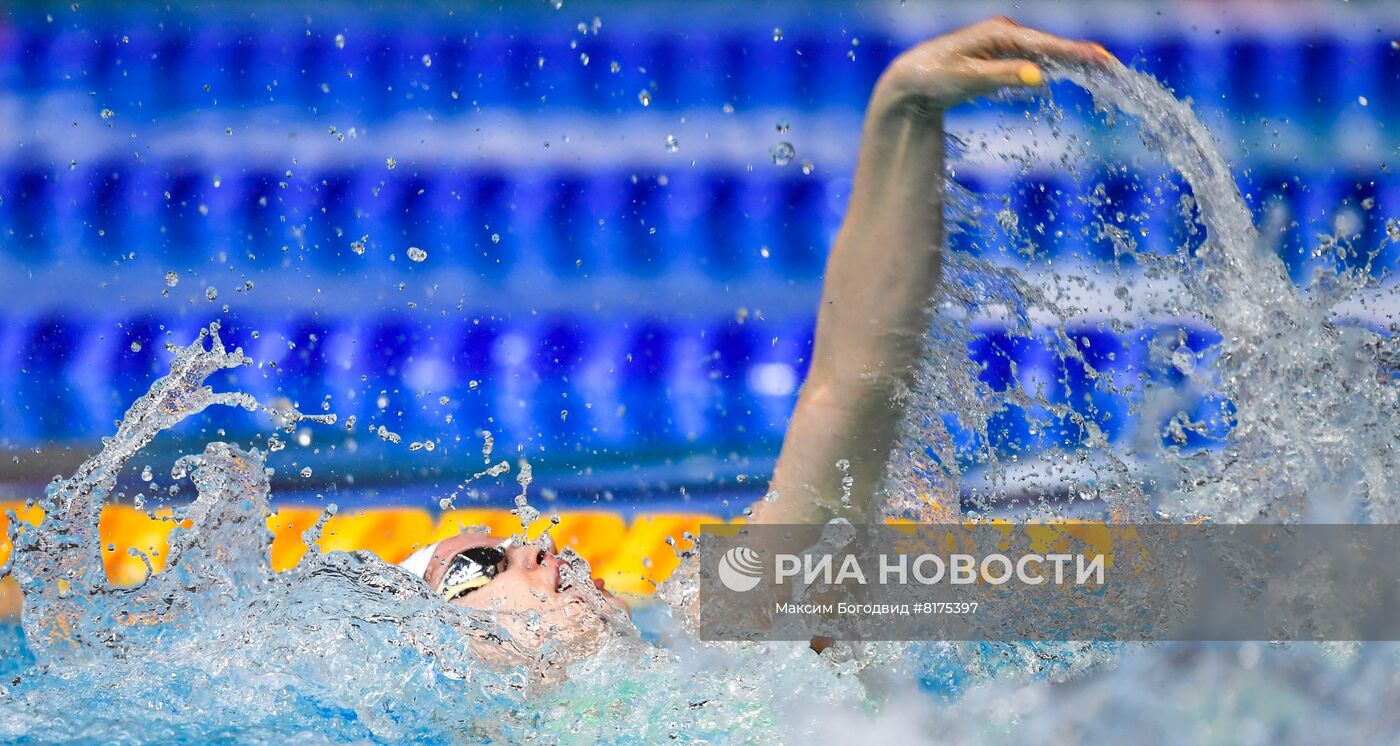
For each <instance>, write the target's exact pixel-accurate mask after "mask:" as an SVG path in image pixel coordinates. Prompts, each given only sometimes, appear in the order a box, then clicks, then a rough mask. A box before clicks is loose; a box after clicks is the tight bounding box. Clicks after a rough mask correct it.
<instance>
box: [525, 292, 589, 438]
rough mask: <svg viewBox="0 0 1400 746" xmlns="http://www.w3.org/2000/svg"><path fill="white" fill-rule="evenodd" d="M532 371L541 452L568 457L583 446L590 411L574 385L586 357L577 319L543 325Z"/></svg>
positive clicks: (581, 332)
mask: <svg viewBox="0 0 1400 746" xmlns="http://www.w3.org/2000/svg"><path fill="white" fill-rule="evenodd" d="M537 343H538V347H537V348H536V350H535V368H536V370H538V371H539V372H540V385H539V388H538V389H537V390H536V392H535V396H534V400H533V402H532V407H533V410H534V415H535V420H536V422H538V423H539V425H540V431H541V436H542V438H543V444H544V446H545V448H546V449H547V450H548V451H549V452H552V453H568V452H569V451H572V450H576V449H579V448H582V447H584V446H585V445H586V444H587V440H588V433H589V425H590V422H591V420H592V411H591V409H590V408H589V407H587V406H585V404H586V401H587V399H586V397H585V396H583V395H581V394H582V392H581V391H580V389H579V387H578V386H577V384H576V382H575V381H576V379H577V377H578V374H579V371H580V369H581V368H582V366H583V364H584V359H585V357H586V356H587V354H588V350H587V349H586V345H587V336H586V333H585V330H584V329H583V324H582V323H580V321H579V320H578V319H577V318H570V317H567V316H566V317H561V318H558V319H554V320H552V321H550V322H549V323H547V324H546V325H545V327H544V329H543V330H542V333H541V334H540V337H539V339H538V340H537Z"/></svg>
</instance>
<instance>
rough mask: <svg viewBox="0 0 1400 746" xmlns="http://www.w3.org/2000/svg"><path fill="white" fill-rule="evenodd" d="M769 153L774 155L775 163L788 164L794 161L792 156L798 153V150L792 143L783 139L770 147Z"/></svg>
mask: <svg viewBox="0 0 1400 746" xmlns="http://www.w3.org/2000/svg"><path fill="white" fill-rule="evenodd" d="M768 155H770V156H772V157H773V162H774V163H776V164H778V165H779V166H786V165H787V164H789V163H791V162H792V157H793V156H794V155H797V151H796V150H795V149H794V148H793V147H792V143H790V142H787V141H783V142H780V143H778V144H776V145H774V146H773V147H772V148H769V150H768Z"/></svg>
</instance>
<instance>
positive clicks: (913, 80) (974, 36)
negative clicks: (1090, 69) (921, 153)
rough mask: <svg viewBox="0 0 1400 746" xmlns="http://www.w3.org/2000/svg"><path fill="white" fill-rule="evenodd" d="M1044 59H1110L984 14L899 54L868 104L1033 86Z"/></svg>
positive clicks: (945, 104)
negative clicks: (976, 20)
mask: <svg viewBox="0 0 1400 746" xmlns="http://www.w3.org/2000/svg"><path fill="white" fill-rule="evenodd" d="M1047 62H1060V63H1065V64H1081V65H1097V66H1101V65H1105V64H1109V63H1112V62H1116V60H1115V59H1114V57H1113V55H1112V54H1110V53H1109V52H1108V50H1106V49H1104V48H1103V47H1102V46H1100V45H1098V44H1094V43H1092V42H1085V41H1073V40H1070V39H1062V38H1060V37H1058V36H1053V35H1051V34H1047V33H1045V32H1043V31H1037V30H1035V29H1032V28H1026V27H1025V26H1022V25H1020V24H1019V23H1016V22H1015V21H1013V20H1011V19H1010V18H1006V17H1004V16H1003V17H998V18H990V19H988V20H985V21H982V22H981V23H977V24H974V25H972V26H968V27H966V28H961V29H958V30H957V31H954V32H952V33H949V34H945V35H943V36H940V37H937V38H935V39H930V40H929V41H926V42H923V43H922V44H919V45H918V46H916V47H914V48H913V49H910V50H908V51H906V52H905V53H904V54H901V55H900V56H899V57H898V58H897V59H896V60H895V61H894V62H893V63H891V64H890V66H889V68H888V69H886V70H885V73H884V75H882V76H881V78H880V83H879V86H878V87H877V88H876V93H875V99H873V100H872V101H871V104H872V107H874V106H877V105H879V104H882V103H883V104H886V105H889V106H894V107H899V108H907V109H909V110H911V111H913V112H918V113H929V112H941V111H943V110H945V109H948V108H950V107H952V106H956V105H957V104H960V103H963V102H966V101H970V100H972V99H974V98H977V97H979V96H985V95H987V94H989V93H992V92H995V91H997V90H1000V89H1003V88H1034V87H1037V86H1039V85H1041V84H1042V83H1043V82H1044V80H1045V75H1044V72H1043V71H1042V69H1041V65H1042V64H1045V63H1047ZM881 99H883V101H882V100H881Z"/></svg>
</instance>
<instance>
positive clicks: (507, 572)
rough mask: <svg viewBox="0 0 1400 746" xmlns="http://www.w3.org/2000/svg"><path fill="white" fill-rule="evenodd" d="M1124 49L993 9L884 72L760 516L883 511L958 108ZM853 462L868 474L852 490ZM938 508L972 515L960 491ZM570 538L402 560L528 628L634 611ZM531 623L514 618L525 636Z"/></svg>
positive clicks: (554, 632) (591, 622)
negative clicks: (952, 117)
mask: <svg viewBox="0 0 1400 746" xmlns="http://www.w3.org/2000/svg"><path fill="white" fill-rule="evenodd" d="M1112 61H1113V57H1112V56H1111V55H1110V54H1109V53H1108V52H1107V51H1106V50H1105V49H1104V48H1103V47H1101V46H1099V45H1097V44H1092V43H1088V42H1081V41H1071V40H1067V39H1062V38H1059V37H1056V36H1051V35H1049V34H1046V33H1043V32H1040V31H1036V30H1034V29H1030V28H1026V27H1024V26H1021V25H1019V24H1017V23H1016V22H1015V21H1012V20H1010V19H1007V18H994V19H990V20H987V21H983V22H981V23H978V24H976V25H973V26H969V27H967V28H963V29H960V30H957V31H954V32H952V33H949V34H947V35H944V36H940V37H938V38H935V39H932V40H930V41H926V42H923V43H922V44H919V45H918V46H916V47H914V48H912V49H910V50H908V51H906V52H904V53H903V54H902V55H900V56H899V57H898V58H897V59H895V60H894V62H892V63H891V64H890V66H889V67H888V68H887V69H886V70H885V71H884V73H883V74H882V75H881V76H880V80H879V82H878V83H877V84H876V86H875V90H874V92H873V93H872V94H871V97H870V101H869V104H868V105H867V108H866V114H865V123H864V126H863V131H862V135H861V144H860V152H859V156H858V160H857V164H856V173H855V179H854V183H853V186H852V191H851V197H850V204H849V206H848V208H847V211H846V216H845V220H844V222H843V223H842V225H841V229H840V232H839V233H838V234H837V237H836V242H835V245H834V246H833V247H832V250H831V254H830V258H829V259H828V261H827V265H826V271H825V280H824V285H823V289H822V295H821V305H820V308H819V310H818V317H817V331H816V339H815V342H814V346H813V350H812V363H811V369H810V371H809V373H808V375H807V379H806V381H805V382H804V383H803V386H802V390H801V394H800V396H799V398H798V402H797V406H796V408H795V409H794V411H793V414H792V418H791V421H790V423H789V425H788V430H787V434H786V437H785V438H784V440H783V445H782V451H781V453H780V455H779V458H778V462H777V465H776V467H775V469H774V473H773V478H772V482H771V483H770V496H771V495H776V498H775V499H771V500H760V501H759V502H758V503H757V504H755V505H754V506H753V508H752V510H751V515H750V518H749V520H750V521H751V522H758V523H799V524H806V523H825V522H827V521H829V520H831V519H833V518H836V517H842V518H845V519H847V520H849V521H850V522H852V523H872V522H878V521H880V520H881V515H880V505H881V504H882V503H883V499H882V498H883V495H882V493H881V487H882V478H883V473H884V469H885V465H886V461H887V459H888V458H889V455H890V451H891V449H892V448H893V447H894V445H895V440H896V428H897V427H898V424H899V420H900V415H901V412H902V405H901V392H903V391H907V390H908V388H909V387H910V386H911V384H912V383H913V376H914V373H915V369H916V366H917V363H918V357H919V354H920V351H921V349H922V343H923V336H924V333H925V331H926V330H927V329H928V325H929V322H930V320H931V319H930V313H931V310H930V308H931V298H932V294H933V291H934V289H935V287H936V286H937V284H938V281H939V274H940V264H941V247H942V246H943V219H942V205H941V196H942V195H943V193H944V188H945V187H944V164H943V159H944V148H945V143H944V132H943V113H944V111H946V110H947V109H948V108H950V107H952V106H955V105H957V104H960V103H963V102H966V101H969V100H972V99H974V98H977V97H979V96H983V95H986V94H990V93H994V92H996V91H999V90H1002V89H1015V88H1036V87H1038V86H1040V85H1041V84H1042V82H1043V80H1044V73H1043V70H1042V67H1041V65H1042V64H1044V63H1048V62H1058V63H1063V64H1070V65H1081V66H1082V65H1105V64H1109V63H1110V62H1112ZM842 460H844V461H847V462H849V464H850V466H849V468H848V469H846V470H844V471H842V470H838V469H837V468H836V466H835V464H836V463H837V462H838V461H842ZM847 476H849V477H850V478H851V479H852V480H853V481H852V482H851V484H850V487H849V499H848V500H843V499H842V498H841V496H842V495H843V491H844V487H843V484H842V479H843V478H844V477H847ZM938 508H939V509H940V510H941V511H942V514H943V515H945V516H947V517H949V518H953V517H956V516H957V515H958V512H957V510H958V508H957V506H956V505H944V506H938ZM555 551H556V550H555V548H554V546H553V545H552V544H548V543H545V544H530V543H525V542H519V541H515V540H512V539H503V538H502V537H498V536H491V535H489V534H485V533H479V532H466V533H462V534H458V535H456V536H453V537H450V538H447V539H444V540H442V541H440V542H437V543H435V544H431V545H429V546H426V547H423V548H422V549H419V550H418V551H417V552H415V553H414V554H413V555H412V556H410V557H409V558H408V559H407V560H405V561H404V562H403V563H402V565H401V566H402V567H403V568H404V569H406V570H408V571H409V572H411V573H413V574H414V575H416V576H418V577H420V578H422V580H423V581H424V582H425V583H427V585H428V586H429V587H430V588H431V589H433V590H434V591H435V592H436V593H438V595H440V596H442V597H443V598H444V599H445V600H446V601H448V602H449V603H453V604H457V605H459V606H462V607H466V608H470V609H478V610H485V611H498V612H515V613H523V614H527V615H529V613H530V612H535V613H536V614H537V615H538V616H535V617H534V621H533V622H532V623H531V624H530V625H528V627H529V630H530V632H531V633H533V634H534V635H535V636H536V637H540V638H548V639H554V640H569V639H575V638H579V637H582V636H584V635H586V634H587V632H588V630H589V629H590V627H597V626H599V623H600V620H601V619H603V618H605V617H606V618H610V619H615V618H616V617H618V616H619V615H622V614H624V613H625V612H626V611H627V606H626V604H625V603H624V602H623V601H622V600H621V599H618V598H617V597H616V596H614V595H613V594H611V593H609V592H608V591H607V589H606V587H605V586H604V584H603V581H601V580H598V579H596V578H593V579H576V578H573V577H571V573H570V568H569V567H568V566H567V565H566V563H565V562H563V561H562V560H561V559H560V558H559V557H558V556H556V554H555ZM595 591H596V592H595ZM600 594H601V596H602V599H603V600H602V601H599V600H598V596H599V595H600ZM625 618H626V617H625V616H623V619H625ZM523 626H524V625H508V628H509V629H510V631H511V632H512V636H513V637H516V636H517V634H516V633H520V632H523V629H522V627H523ZM526 646H527V647H528V643H526Z"/></svg>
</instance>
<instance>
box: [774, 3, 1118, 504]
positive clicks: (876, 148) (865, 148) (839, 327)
mask: <svg viewBox="0 0 1400 746" xmlns="http://www.w3.org/2000/svg"><path fill="white" fill-rule="evenodd" d="M1111 59H1112V57H1111V56H1110V55H1109V54H1108V52H1107V51H1105V50H1104V49H1103V47H1100V46H1098V45H1096V44H1089V43H1085V42H1075V41H1069V40H1065V39H1061V38H1058V37H1055V36H1050V35H1049V34H1045V33H1042V32H1040V31H1035V30H1033V29H1029V28H1026V27H1024V26H1020V25H1018V24H1016V23H1015V22H1014V21H1011V20H1009V19H1006V18H996V19H992V20H988V21H983V22H982V23H979V24H977V25H975V26H969V27H967V28H964V29H960V30H958V31H955V32H953V33H950V34H948V35H946V36H941V37H938V38H936V39H933V40H931V41H927V42H924V43H922V44H920V45H919V46H917V47H914V48H913V49H911V50H909V51H907V52H905V53H904V54H903V55H901V56H900V57H899V58H898V59H896V60H895V61H894V62H893V63H892V64H891V65H890V67H889V68H888V69H887V70H885V72H884V74H883V75H882V76H881V77H880V81H879V83H878V84H876V86H875V91H874V93H873V94H872V95H871V97H870V103H869V105H868V107H867V109H866V114H865V124H864V127H863V130H862V132H861V145H860V154H859V157H858V160H857V163H856V174H855V182H854V185H853V187H852V191H851V197H850V203H849V205H848V207H847V209H846V218H845V221H844V222H843V223H842V224H841V230H840V232H839V233H838V234H837V237H836V244H835V246H834V247H833V248H832V250H831V256H830V258H829V259H828V260H827V265H826V275H825V283H824V286H823V288H822V298H821V307H820V309H819V311H818V315H817V335H816V342H815V346H814V348H813V351H812V365H811V370H810V372H809V373H808V375H807V380H806V382H805V383H804V384H803V386H802V393H801V396H800V397H799V399H798V403H797V408H796V409H795V410H794V411H793V415H792V422H791V423H790V424H789V425H788V431H787V436H786V437H785V439H784V440H783V449H782V453H781V455H780V456H779V458H778V464H777V467H776V469H775V471H774V474H773V481H772V484H771V488H770V492H769V498H767V499H765V500H763V501H760V502H759V503H757V504H756V505H755V506H754V508H753V516H752V520H754V521H757V522H764V523H823V522H826V521H828V520H830V519H831V518H833V517H836V516H844V517H846V518H848V519H849V520H851V522H853V523H861V522H875V521H878V520H880V517H881V516H880V509H879V505H880V501H879V498H880V496H881V483H882V477H883V474H884V469H885V464H886V461H887V460H888V458H889V455H890V450H891V448H893V447H894V444H895V438H896V428H897V427H898V424H899V419H900V414H901V406H900V404H899V402H898V401H897V394H898V393H899V392H900V391H901V389H902V388H904V387H906V386H908V385H909V384H911V383H912V380H913V375H914V372H915V369H916V363H917V357H918V355H919V352H920V349H921V348H922V343H923V336H924V332H925V331H926V330H927V329H928V324H929V321H930V318H929V314H930V310H931V307H932V295H933V291H934V289H935V287H936V286H937V284H938V281H939V276H940V269H941V266H940V265H941V259H942V247H943V194H944V181H943V179H944V171H943V153H944V137H943V112H944V111H945V110H946V109H948V108H949V107H951V106H954V105H956V104H959V103H962V102H964V101H968V100H970V99H973V98H976V97H978V96H981V95H984V94H987V93H991V92H993V91H996V90H998V89H1001V88H1008V87H1027V86H1032V87H1033V86H1039V85H1040V84H1041V81H1042V72H1041V68H1040V66H1039V64H1037V63H1043V62H1046V61H1050V60H1063V61H1067V62H1077V63H1082V64H1102V63H1103V62H1104V61H1105V60H1111ZM838 462H840V464H841V466H839V467H838ZM842 467H844V468H842ZM846 479H849V484H843V480H846ZM945 507H947V508H948V509H949V510H955V508H956V506H945Z"/></svg>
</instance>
